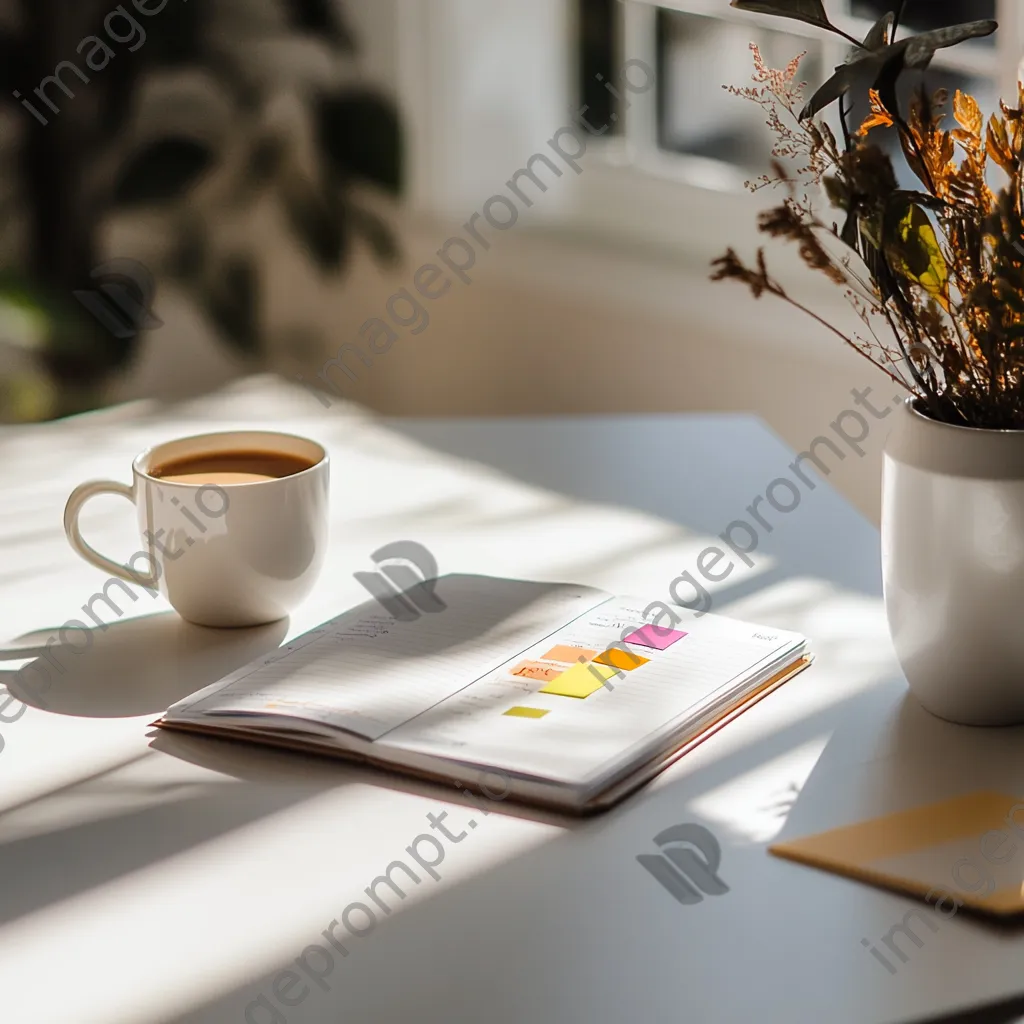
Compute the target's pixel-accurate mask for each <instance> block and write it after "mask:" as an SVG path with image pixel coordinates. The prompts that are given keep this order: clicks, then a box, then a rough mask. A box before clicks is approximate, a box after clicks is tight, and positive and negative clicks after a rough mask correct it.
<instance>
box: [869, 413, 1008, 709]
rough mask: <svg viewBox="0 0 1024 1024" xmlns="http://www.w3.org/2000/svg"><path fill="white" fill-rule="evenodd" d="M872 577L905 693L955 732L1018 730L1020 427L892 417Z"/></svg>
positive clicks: (918, 415) (912, 415) (916, 416)
mask: <svg viewBox="0 0 1024 1024" xmlns="http://www.w3.org/2000/svg"><path fill="white" fill-rule="evenodd" d="M882 577H883V582H884V586H885V607H886V613H887V615H888V618H889V630H890V632H891V633H892V639H893V643H894V645H895V647H896V654H897V656H898V657H899V661H900V665H901V666H902V668H903V672H904V674H905V675H906V678H907V682H908V684H909V685H910V689H911V691H912V692H913V694H914V696H915V697H917V699H918V700H919V701H920V702H921V704H923V705H924V707H925V708H927V709H928V710H929V711H931V712H932V713H933V714H935V715H938V716H939V717H940V718H945V719H948V720H949V721H951V722H959V723H961V724H964V725H1011V724H1014V723H1019V722H1024V614H1022V613H1024V431H1019V430H980V429H976V428H971V427H954V426H950V425H948V424H945V423H939V422H938V421H936V420H933V419H931V418H930V417H928V416H926V415H924V414H922V413H921V412H920V411H918V408H917V407H915V404H914V402H913V401H912V400H908V401H907V402H906V403H905V404H904V405H903V406H902V407H901V408H900V409H899V411H898V415H897V417H896V420H895V421H894V423H893V428H892V433H891V434H890V436H889V440H888V442H887V444H886V450H885V469H884V477H883V485H882Z"/></svg>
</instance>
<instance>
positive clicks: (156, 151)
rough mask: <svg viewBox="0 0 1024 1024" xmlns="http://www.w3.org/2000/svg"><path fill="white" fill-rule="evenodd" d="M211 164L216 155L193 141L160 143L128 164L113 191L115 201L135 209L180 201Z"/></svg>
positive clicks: (142, 152)
mask: <svg viewBox="0 0 1024 1024" xmlns="http://www.w3.org/2000/svg"><path fill="white" fill-rule="evenodd" d="M212 162H213V153H212V152H211V151H210V150H209V149H207V147H206V146H204V145H202V144H201V143H199V142H196V141H195V140H194V139H186V138H180V137H179V138H169V139H161V140H160V141H159V142H155V143H153V144H152V145H149V146H147V147H146V148H145V149H143V150H142V151H141V152H140V153H137V154H136V155H135V156H134V157H133V158H132V159H131V160H130V161H129V162H128V165H127V167H125V168H124V170H123V171H122V172H121V176H120V178H119V179H118V181H117V184H116V185H115V187H114V200H115V202H116V203H117V204H118V205H121V206H133V205H139V204H143V203H160V202H167V201H168V200H171V199H177V198H178V197H179V196H181V195H182V194H183V193H184V192H186V191H187V190H188V188H189V187H191V186H192V185H194V184H195V182H196V181H197V179H198V178H199V177H200V175H202V174H203V172H204V171H206V170H207V169H208V168H209V166H210V165H211V163H212Z"/></svg>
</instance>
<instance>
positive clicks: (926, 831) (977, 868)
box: [769, 790, 1024, 916]
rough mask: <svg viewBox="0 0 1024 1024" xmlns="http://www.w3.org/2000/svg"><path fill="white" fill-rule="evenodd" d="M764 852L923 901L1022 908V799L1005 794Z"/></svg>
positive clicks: (988, 909)
mask: <svg viewBox="0 0 1024 1024" xmlns="http://www.w3.org/2000/svg"><path fill="white" fill-rule="evenodd" d="M769 851H770V852H771V853H773V854H774V855H775V856H776V857H785V858H786V859H788V860H795V861H799V862H800V863H801V864H809V865H810V866H811V867H816V868H821V869H823V870H825V871H832V872H834V873H835V874H838V875H845V876H847V877H849V878H856V879H858V880H860V881H862V882H869V883H870V884H872V885H878V886H881V887H883V888H886V889H895V890H897V891H898V892H903V893H906V894H908V895H910V896H917V897H919V898H921V899H924V900H926V901H927V902H928V903H930V904H936V903H940V902H943V901H945V902H946V906H947V907H948V906H957V905H966V906H968V907H971V908H973V909H975V910H979V911H982V912H984V913H987V914H997V915H1000V916H1009V915H1012V914H1020V913H1024V799H1022V798H1020V797H1016V796H1010V795H1008V794H1006V793H996V792H993V791H988V790H986V791H981V792H977V793H969V794H968V795H967V796H960V797H956V798H954V799H952V800H943V801H942V802H941V803H936V804H929V805H927V806H926V807H915V808H913V809H912V810H909V811H900V812H898V813H896V814H887V815H885V816H884V817H881V818H873V819H871V820H870V821H865V822H861V823H860V824H859V825H847V826H845V827H843V828H837V829H833V830H832V831H831V832H821V833H819V834H818V835H813V836H807V837H806V838H804V839H793V840H788V841H786V842H782V843H776V844H775V845H774V846H770V847H769ZM943 912H944V913H947V914H948V911H943ZM955 912H956V911H955V910H954V911H953V913H955ZM949 916H951V915H949Z"/></svg>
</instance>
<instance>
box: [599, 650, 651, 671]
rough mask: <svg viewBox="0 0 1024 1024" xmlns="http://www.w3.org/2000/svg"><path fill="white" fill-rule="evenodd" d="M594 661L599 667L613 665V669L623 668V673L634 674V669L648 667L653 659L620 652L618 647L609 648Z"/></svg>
mask: <svg viewBox="0 0 1024 1024" xmlns="http://www.w3.org/2000/svg"><path fill="white" fill-rule="evenodd" d="M594 660H595V661H596V662H597V663H598V664H599V665H611V666H612V667H613V668H621V669H622V671H623V672H632V671H633V669H635V668H639V667H640V666H641V665H646V664H647V662H649V661H650V660H651V659H650V658H641V657H640V655H639V654H634V653H633V652H632V651H620V650H619V649H618V648H617V647H609V648H608V650H606V651H602V652H601V653H600V654H599V655H598V656H597V657H596V658H595V659H594Z"/></svg>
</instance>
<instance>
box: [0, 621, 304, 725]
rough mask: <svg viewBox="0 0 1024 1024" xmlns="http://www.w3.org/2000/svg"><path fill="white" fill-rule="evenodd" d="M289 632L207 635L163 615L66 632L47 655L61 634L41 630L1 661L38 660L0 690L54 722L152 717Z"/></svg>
mask: <svg viewBox="0 0 1024 1024" xmlns="http://www.w3.org/2000/svg"><path fill="white" fill-rule="evenodd" d="M287 632H288V620H287V619H282V620H281V621H279V622H272V623H269V624H268V625H266V626H255V627H253V628H251V629H210V628H207V627H205V626H195V625H193V624H192V623H190V622H185V620H184V619H182V618H181V617H180V616H178V615H177V614H175V613H174V612H162V613H159V614H155V615H143V616H140V617H138V618H132V619H121V620H119V621H117V622H111V623H108V624H107V625H106V626H105V627H97V628H95V629H89V630H78V629H73V630H69V631H67V633H68V634H69V635H70V638H69V639H68V640H67V642H65V643H51V644H50V646H49V648H47V646H46V641H47V640H48V639H50V638H52V637H55V636H57V634H58V628H57V627H54V628H53V629H41V630H37V631H36V632H34V633H31V634H27V635H25V636H21V637H18V638H17V639H16V640H15V641H13V642H12V644H11V645H10V649H9V650H8V651H7V652H5V653H4V652H0V658H3V657H6V658H11V657H17V658H19V659H24V658H25V656H26V655H25V653H19V652H20V651H30V652H31V653H33V654H36V655H37V656H36V658H35V660H34V661H32V662H30V663H29V664H28V665H26V666H25V667H24V668H23V669H19V670H18V671H11V670H6V671H0V686H3V687H5V688H6V689H7V690H8V691H9V692H10V693H11V694H12V695H13V696H14V697H16V698H17V699H18V700H19V701H22V702H23V703H25V704H28V705H29V706H30V707H35V708H40V709H42V710H44V711H49V712H52V713H53V714H57V715H73V716H76V717H81V718H133V717H135V716H136V715H155V714H158V713H159V712H161V711H164V710H165V709H166V708H167V707H168V706H169V705H171V704H173V703H174V702H175V701H177V700H180V699H181V698H182V697H186V696H188V694H190V693H194V692H195V691H196V690H199V689H201V688H202V687H204V686H207V685H209V684H210V683H213V682H216V680H218V679H220V678H221V677H222V676H225V675H227V674H228V673H229V672H233V671H234V670H235V669H237V668H241V667H242V666H243V665H246V664H248V663H249V662H250V661H252V660H253V659H255V658H258V657H260V655H262V654H266V653H267V652H268V651H272V650H273V649H274V648H275V647H277V646H278V645H279V644H280V643H281V641H282V640H283V639H284V637H285V635H286V634H287ZM84 634H87V635H88V637H89V640H88V643H87V645H86V646H82V641H81V637H82V635H84ZM71 638H73V640H72V639H71ZM43 652H45V653H43Z"/></svg>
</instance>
